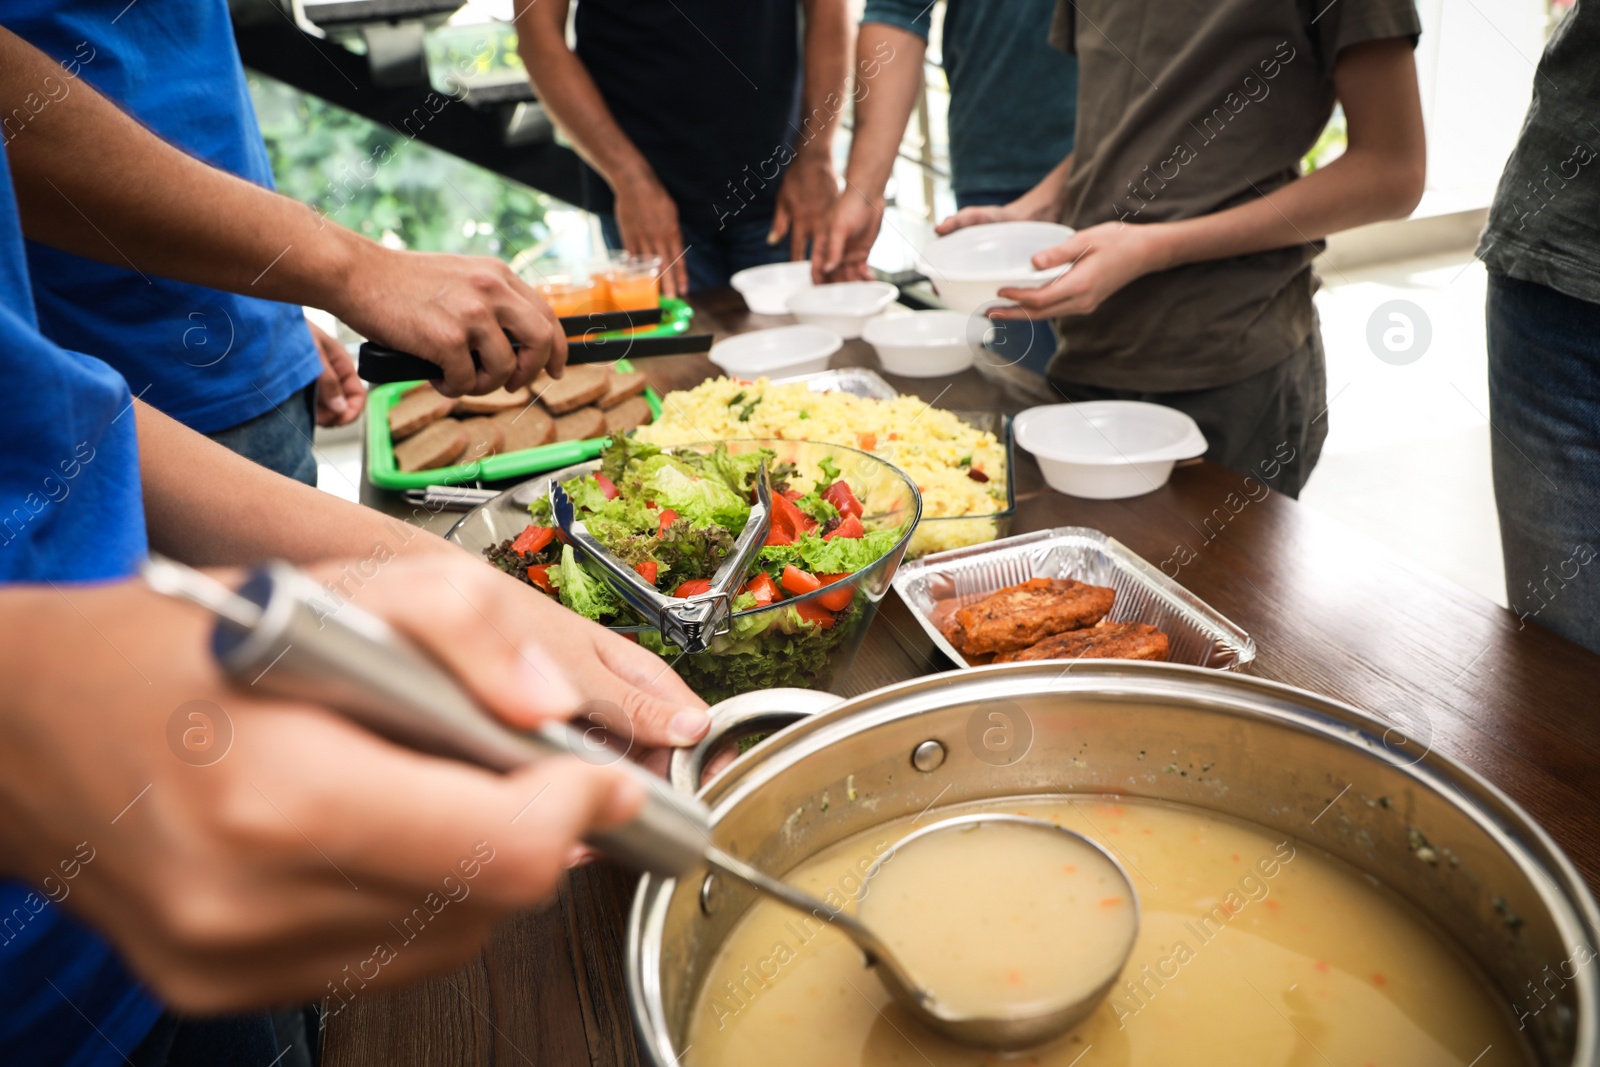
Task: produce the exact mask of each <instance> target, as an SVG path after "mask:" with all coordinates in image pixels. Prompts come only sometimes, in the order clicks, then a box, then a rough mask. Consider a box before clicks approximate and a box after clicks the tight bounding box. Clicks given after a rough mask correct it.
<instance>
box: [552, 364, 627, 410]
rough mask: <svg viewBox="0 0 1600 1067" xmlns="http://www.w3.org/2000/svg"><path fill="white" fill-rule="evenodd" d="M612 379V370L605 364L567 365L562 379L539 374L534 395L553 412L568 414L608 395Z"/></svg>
mask: <svg viewBox="0 0 1600 1067" xmlns="http://www.w3.org/2000/svg"><path fill="white" fill-rule="evenodd" d="M610 378H611V372H610V371H609V370H607V369H606V368H604V367H596V366H592V365H589V364H584V365H581V366H577V367H568V368H567V373H566V374H564V375H563V376H562V377H561V380H560V381H557V380H556V379H554V378H550V377H547V376H545V375H540V376H539V380H538V381H536V382H534V383H533V395H534V396H537V397H538V398H539V399H540V400H541V401H543V402H544V406H545V408H547V409H548V410H549V412H550V414H552V415H565V414H566V413H567V412H569V411H576V410H578V409H579V408H581V407H583V406H584V405H585V404H593V403H594V402H595V401H596V400H599V399H600V398H601V397H603V396H605V395H606V389H607V387H608V386H609V380H610Z"/></svg>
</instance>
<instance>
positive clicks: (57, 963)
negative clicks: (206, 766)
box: [0, 148, 161, 1067]
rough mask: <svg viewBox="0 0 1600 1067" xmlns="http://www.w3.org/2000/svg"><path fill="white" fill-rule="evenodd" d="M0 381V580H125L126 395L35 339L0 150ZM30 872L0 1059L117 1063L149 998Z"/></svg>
mask: <svg viewBox="0 0 1600 1067" xmlns="http://www.w3.org/2000/svg"><path fill="white" fill-rule="evenodd" d="M0 381H3V382H4V383H5V388H6V395H7V397H8V398H9V399H10V400H11V404H10V405H9V407H8V410H7V412H6V417H5V418H4V419H0V583H4V582H39V583H43V582H45V581H51V582H55V583H56V584H57V585H58V586H62V587H63V589H65V587H66V585H67V584H68V583H72V582H81V581H93V580H99V579H108V578H121V577H126V576H127V575H129V574H130V573H132V571H133V569H134V567H135V566H137V565H138V562H139V560H140V559H141V558H142V557H143V556H144V554H145V532H144V507H143V503H142V497H141V496H140V489H139V445H138V438H137V436H136V427H135V425H134V420H135V416H134V413H133V400H132V398H131V397H130V396H129V393H128V386H127V383H126V382H124V381H123V380H122V377H121V376H120V375H118V374H117V372H116V371H114V370H112V369H111V368H110V367H108V366H106V365H105V364H104V363H102V362H100V361H99V360H97V359H91V358H90V357H88V356H83V355H79V354H78V353H76V352H66V351H63V350H62V349H60V348H57V347H56V346H55V345H53V344H51V343H50V342H49V341H47V340H45V339H44V338H43V337H41V336H40V335H39V328H38V323H37V320H36V319H35V318H34V304H33V293H32V291H31V289H30V287H29V285H28V270H27V261H26V259H25V258H24V254H23V249H22V230H21V227H20V226H19V225H18V222H17V207H16V199H15V197H14V196H13V195H12V191H11V169H10V167H9V166H8V165H7V163H6V159H5V151H4V149H3V148H0ZM63 595H70V592H65V593H64V594H63ZM90 847H91V848H92V847H93V845H92V843H91V845H90ZM80 858H81V857H80ZM62 859H63V860H68V861H70V860H72V859H73V857H71V856H63V857H62ZM30 874H31V875H33V878H31V879H30V881H29V882H0V1005H4V1007H3V1008H0V1063H4V1064H28V1065H30V1067H32V1065H44V1064H50V1065H57V1064H60V1065H70V1067H102V1065H103V1067H112V1065H114V1064H120V1063H122V1062H123V1056H124V1054H126V1053H129V1052H132V1051H133V1049H134V1048H135V1047H136V1046H137V1045H138V1044H139V1042H140V1040H141V1039H143V1037H144V1035H145V1034H146V1033H148V1032H149V1030H150V1027H151V1025H152V1024H153V1023H154V1022H155V1020H156V1017H157V1016H158V1015H160V1013H161V1007H160V1005H159V1004H158V1003H157V1002H156V1001H155V1000H154V999H153V998H152V997H151V996H150V995H149V994H148V993H146V992H145V991H144V990H143V988H141V987H140V986H139V985H138V984H137V983H136V982H135V980H134V979H133V977H132V976H131V975H129V974H128V972H127V970H126V969H125V968H124V967H123V966H122V963H121V962H120V961H119V960H118V959H117V957H116V955H115V954H114V953H113V951H112V949H111V947H110V946H109V945H107V944H106V942H105V941H104V940H103V939H101V938H100V937H99V936H98V935H96V934H95V933H93V932H92V931H90V930H89V929H88V928H87V927H85V926H83V925H81V924H80V923H78V922H77V921H76V920H75V919H73V918H72V917H71V916H69V915H68V914H67V913H66V912H65V911H63V910H62V909H61V906H60V905H59V904H56V903H52V902H51V900H50V899H49V897H48V896H47V894H46V888H47V886H48V888H49V889H50V891H51V892H54V893H56V894H57V895H59V893H60V889H59V888H58V887H60V886H67V887H70V886H71V884H72V883H71V882H70V881H69V882H61V881H60V880H59V879H60V872H57V871H52V870H43V871H37V872H30ZM52 874H54V875H56V880H53V881H51V882H49V883H45V882H44V878H45V877H46V876H47V875H52ZM68 892H69V893H70V892H71V890H70V888H69V889H68ZM80 1013H81V1014H80ZM91 1021H92V1025H91ZM97 1029H98V1032H96V1031H97Z"/></svg>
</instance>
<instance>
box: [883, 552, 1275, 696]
mask: <svg viewBox="0 0 1600 1067" xmlns="http://www.w3.org/2000/svg"><path fill="white" fill-rule="evenodd" d="M1030 578H1075V579H1077V580H1078V581H1080V582H1088V583H1090V584H1092V585H1104V586H1109V587H1110V588H1111V589H1113V590H1115V591H1116V594H1117V599H1116V602H1115V604H1114V605H1113V606H1112V608H1111V614H1110V615H1108V616H1107V618H1109V619H1110V620H1111V621H1113V622H1143V623H1149V624H1150V625H1151V626H1154V627H1156V628H1157V629H1159V630H1161V631H1163V632H1164V633H1166V635H1167V637H1168V639H1169V640H1170V641H1171V654H1170V655H1169V657H1168V662H1171V663H1185V664H1189V665H1191V666H1196V667H1211V668H1213V669H1215V670H1225V671H1229V670H1240V669H1242V668H1244V667H1245V666H1246V665H1248V664H1249V663H1250V662H1251V661H1252V660H1254V659H1255V656H1256V644H1255V641H1253V640H1251V638H1250V635H1249V634H1247V633H1245V632H1244V631H1243V630H1241V629H1240V628H1239V627H1238V626H1237V625H1235V624H1234V623H1233V622H1232V621H1230V620H1229V619H1228V618H1227V617H1226V616H1224V615H1222V614H1221V613H1220V612H1218V611H1217V610H1216V609H1215V608H1213V607H1211V605H1209V604H1207V603H1206V602H1205V601H1203V600H1201V599H1200V598H1199V597H1197V596H1195V595H1194V594H1193V593H1191V592H1189V590H1187V589H1185V588H1184V587H1183V586H1181V585H1179V584H1178V583H1177V582H1175V581H1173V580H1172V579H1171V578H1169V577H1167V576H1166V575H1165V574H1163V573H1162V572H1161V571H1160V570H1158V569H1156V568H1155V567H1152V566H1151V565H1150V564H1149V563H1148V562H1147V561H1146V560H1144V559H1143V558H1142V557H1140V556H1137V555H1135V554H1134V553H1133V552H1132V551H1130V550H1129V549H1128V547H1127V546H1126V545H1124V544H1122V543H1121V542H1120V541H1117V540H1116V539H1115V538H1112V537H1108V536H1107V535H1105V534H1103V533H1101V532H1100V531H1099V530H1091V529H1089V528H1088V527H1085V526H1061V527H1058V528H1056V529H1054V530H1040V531H1037V532H1035V533H1030V534H1022V535H1021V536H1018V537H1008V538H1006V539H1004V540H1001V541H992V542H990V543H988V544H985V545H974V546H973V547H971V548H958V549H955V550H953V551H950V552H940V553H938V554H936V555H932V556H926V557H924V558H922V559H919V560H913V561H910V562H908V563H903V564H901V565H900V570H899V572H898V573H897V574H896V575H895V578H894V588H895V591H896V592H898V593H899V594H900V599H901V600H903V601H904V602H905V604H906V606H907V607H908V608H910V609H911V614H912V616H913V617H915V618H916V620H917V622H918V623H920V624H921V626H922V628H923V629H924V630H925V631H927V634H928V636H929V637H930V638H931V639H932V640H933V644H934V647H935V648H937V649H938V650H939V652H940V653H942V654H943V655H944V656H946V657H948V658H949V660H950V661H951V662H952V663H954V664H955V665H956V666H958V667H970V666H972V664H970V663H968V662H967V660H966V658H965V657H963V656H962V655H961V653H959V652H957V651H956V650H955V647H954V646H953V645H951V644H950V642H949V641H948V640H946V639H945V636H944V634H943V633H941V632H940V630H939V624H940V623H941V622H944V621H947V619H948V617H949V616H950V615H951V614H952V613H954V612H955V611H957V610H959V609H960V608H962V607H965V606H966V605H968V604H971V603H973V602H975V601H978V600H981V599H983V598H984V597H986V596H988V595H989V594H991V593H994V592H997V591H998V590H1001V589H1004V588H1006V587H1007V586H1011V585H1018V584H1020V583H1022V582H1025V581H1027V580H1028V579H1030Z"/></svg>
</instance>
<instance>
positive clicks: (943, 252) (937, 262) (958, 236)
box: [917, 222, 1076, 314]
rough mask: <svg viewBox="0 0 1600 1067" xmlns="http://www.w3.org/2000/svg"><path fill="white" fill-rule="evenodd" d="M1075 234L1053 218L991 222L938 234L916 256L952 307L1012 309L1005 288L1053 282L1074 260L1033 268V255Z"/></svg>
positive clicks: (923, 270)
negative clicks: (1000, 294)
mask: <svg viewBox="0 0 1600 1067" xmlns="http://www.w3.org/2000/svg"><path fill="white" fill-rule="evenodd" d="M1074 232H1076V231H1074V230H1073V229H1072V227H1070V226H1062V225H1059V224H1057V223H1054V222H988V223H984V224H983V225H980V226H968V227H966V228H964V229H960V230H957V231H956V232H955V233H952V234H948V235H946V236H944V237H939V238H936V239H935V240H933V241H930V242H928V243H927V244H926V245H924V246H923V247H922V251H921V252H920V253H919V254H918V255H917V269H918V270H919V271H921V272H922V273H923V274H926V275H927V276H928V280H929V281H931V282H932V283H933V288H934V291H935V292H937V293H938V294H939V299H941V300H943V301H944V302H945V303H946V304H947V305H949V307H950V309H951V310H952V311H965V312H967V313H968V314H971V313H972V312H974V311H977V310H978V309H979V308H981V307H983V306H984V305H986V304H987V305H990V306H995V307H1009V306H1011V305H1012V304H1013V303H1014V301H1010V300H1001V299H999V297H997V296H996V295H995V294H996V293H998V292H999V291H1000V290H1001V289H1007V288H1018V289H1037V288H1038V287H1039V286H1041V285H1044V284H1045V283H1046V282H1050V281H1054V280H1055V279H1057V278H1059V277H1061V276H1062V275H1063V274H1065V273H1066V272H1067V271H1068V270H1069V269H1071V266H1072V265H1071V264H1070V263H1064V264H1062V265H1061V266H1059V267H1051V268H1050V269H1049V270H1034V269H1033V257H1034V256H1035V255H1037V254H1038V253H1040V252H1043V251H1044V250H1045V249H1046V248H1050V247H1051V246H1053V245H1058V244H1060V243H1061V242H1063V241H1065V240H1066V239H1067V238H1069V237H1071V236H1072V235H1073V233H1074Z"/></svg>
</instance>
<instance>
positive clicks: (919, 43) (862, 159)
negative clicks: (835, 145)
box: [845, 22, 928, 199]
mask: <svg viewBox="0 0 1600 1067" xmlns="http://www.w3.org/2000/svg"><path fill="white" fill-rule="evenodd" d="M885 48H887V49H889V54H890V55H891V56H893V58H892V59H889V60H883V59H882V58H881V55H882V51H881V50H882V49H885ZM927 51H928V44H927V42H926V41H924V40H923V39H922V38H921V37H918V36H917V35H916V34H914V33H911V32H909V31H907V30H903V29H901V28H900V27H898V26H890V25H888V24H887V23H883V22H865V23H862V25H861V33H860V35H859V36H858V37H857V38H856V59H857V69H858V70H862V71H865V70H866V69H867V68H868V66H869V65H871V64H876V65H877V75H876V76H875V77H872V78H870V79H868V78H867V77H865V75H863V76H862V78H861V82H860V84H859V85H858V86H857V87H856V92H855V96H856V112H855V129H854V131H853V132H852V134H851V139H850V160H849V162H848V163H847V164H846V166H845V183H846V184H847V185H848V186H849V187H850V188H852V189H855V190H856V191H858V192H860V193H861V194H862V195H864V196H867V197H869V198H874V199H875V198H877V197H879V196H881V195H882V194H883V190H884V187H885V186H887V185H888V184H889V176H890V175H891V174H893V173H894V161H895V157H896V155H898V154H899V151H900V142H901V141H902V140H903V139H904V138H905V133H906V123H907V122H909V121H910V120H911V113H912V111H914V110H915V109H916V106H917V93H918V91H919V90H920V89H921V88H922V61H923V58H924V57H925V56H926V55H927Z"/></svg>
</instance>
